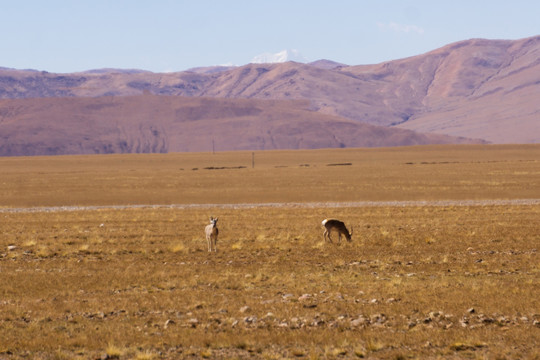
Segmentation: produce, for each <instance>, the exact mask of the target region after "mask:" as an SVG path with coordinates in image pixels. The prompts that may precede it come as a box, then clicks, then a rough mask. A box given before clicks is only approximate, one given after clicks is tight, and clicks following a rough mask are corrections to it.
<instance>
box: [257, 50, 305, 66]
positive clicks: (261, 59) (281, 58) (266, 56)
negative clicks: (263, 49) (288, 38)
mask: <svg viewBox="0 0 540 360" xmlns="http://www.w3.org/2000/svg"><path fill="white" fill-rule="evenodd" d="M287 61H296V62H302V63H303V62H306V61H307V59H306V58H305V57H304V56H302V54H300V51H298V50H296V49H288V50H283V51H280V52H278V53H275V54H272V53H263V54H259V55H257V56H255V57H254V58H253V59H252V60H251V63H253V64H268V63H283V62H287Z"/></svg>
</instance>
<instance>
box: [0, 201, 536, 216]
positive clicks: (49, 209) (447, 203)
mask: <svg viewBox="0 0 540 360" xmlns="http://www.w3.org/2000/svg"><path fill="white" fill-rule="evenodd" d="M539 204H540V199H495V200H427V201H423V200H413V201H351V202H305V203H303V202H287V203H253V204H247V203H244V204H172V205H97V206H48V207H26V208H20V207H19V208H10V207H0V213H41V212H63V211H92V210H128V209H216V208H217V209H252V208H264V207H266V208H321V207H328V208H344V207H382V206H389V207H407V206H518V205H539Z"/></svg>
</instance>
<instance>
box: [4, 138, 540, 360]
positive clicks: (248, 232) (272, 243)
mask: <svg viewBox="0 0 540 360" xmlns="http://www.w3.org/2000/svg"><path fill="white" fill-rule="evenodd" d="M539 152H540V147H538V146H526V147H512V146H508V147H456V148H452V147H450V148H449V147H435V148H431V147H429V148H410V149H409V148H402V149H380V150H374V151H372V150H341V151H334V150H332V151H314V152H276V153H256V154H255V156H256V158H255V161H256V164H255V168H254V169H251V153H236V154H215V155H212V154H185V155H162V156H153V155H148V156H110V157H109V156H104V157H101V156H96V157H57V158H10V159H0V164H1V166H2V170H3V171H2V174H0V183H2V188H1V189H0V191H1V192H2V194H1V199H2V204H1V205H2V206H3V207H4V209H3V210H2V212H0V218H1V221H0V234H1V237H0V277H1V279H2V280H1V281H0V359H4V358H5V359H11V358H15V359H18V358H33V359H34V358H37V359H72V358H81V359H95V358H119V359H132V358H134V359H160V358H167V359H175V358H194V359H195V358H233V359H234V358H263V359H282V358H299V359H302V358H306V359H318V358H320V359H347V358H388V359H407V358H445V359H447V358H451V359H453V358H455V359H458V358H459V359H461V358H468V359H477V358H489V359H513V358H533V359H534V358H540V351H539V350H538V349H539V348H540V296H539V295H540V293H539V289H540V261H539V258H538V250H539V249H538V248H539V246H540V235H539V234H540V222H539V221H538V219H539V216H540V205H538V203H537V202H531V204H525V205H504V206H503V205H490V206H451V205H448V206H429V205H425V206H362V207H333V208H329V207H326V206H325V205H324V204H318V205H317V204H312V205H311V207H310V208H305V207H299V206H295V207H293V206H283V207H277V206H267V207H253V208H234V207H220V206H208V207H200V208H186V209H181V208H151V207H146V208H137V209H121V210H120V209H114V208H105V209H100V210H82V209H81V210H79V211H49V212H46V211H42V212H25V211H20V209H19V210H17V211H12V210H9V211H8V209H9V208H15V207H22V206H31V207H34V206H60V205H74V206H79V205H117V204H167V203H170V204H188V203H200V204H204V203H215V204H219V203H222V204H225V203H262V202H304V201H305V202H321V201H330V200H331V201H364V200H373V201H381V200H385V201H387V200H392V201H393V200H447V199H458V200H460V199H538V198H539V197H540V196H539V193H538V189H540V186H539V181H540V166H539V163H538V159H540V156H539ZM235 156H236V157H235ZM246 157H247V160H245V158H246ZM146 159H148V160H151V161H146ZM216 159H219V161H217V160H216ZM241 159H242V160H241ZM300 159H301V160H303V161H302V162H299V160H300ZM349 162H350V163H352V165H339V166H327V165H328V164H337V163H339V164H344V163H349ZM47 164H48V165H47ZM6 165H9V166H7V167H6ZM113 165H114V166H113ZM308 165H309V166H308ZM237 166H246V168H240V169H237V168H235V169H232V167H237ZM205 167H229V169H221V170H217V169H213V170H209V169H204V168H205ZM193 168H198V170H193ZM4 169H6V171H4ZM343 186H345V187H346V188H347V189H346V190H339V189H340V188H341V187H343ZM287 187H289V188H292V190H287ZM325 189H330V190H337V194H336V196H335V197H332V196H330V195H331V194H328V192H327V191H325ZM336 197H337V198H336ZM211 215H213V216H219V219H220V220H219V223H218V226H219V229H220V238H219V241H218V253H217V254H216V253H212V254H209V253H208V252H207V251H206V240H205V239H204V231H203V229H204V226H205V225H206V224H207V223H208V217H209V216H211ZM325 217H337V218H340V219H342V220H344V221H345V222H346V224H347V225H349V226H353V227H354V234H353V241H352V242H351V243H346V242H345V241H344V242H343V243H342V244H341V245H337V244H329V243H325V242H323V239H322V228H321V225H320V222H321V221H322V219H324V218H325Z"/></svg>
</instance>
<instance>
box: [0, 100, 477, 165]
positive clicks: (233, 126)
mask: <svg viewBox="0 0 540 360" xmlns="http://www.w3.org/2000/svg"><path fill="white" fill-rule="evenodd" d="M308 107H309V104H308V102H307V101H302V100H296V101H285V100H279V101H278V100H274V101H269V100H253V99H219V98H187V97H179V96H154V95H140V96H126V97H112V96H108V97H98V98H89V97H81V98H40V99H16V100H0V129H1V130H2V131H1V132H0V155H2V156H14V155H55V154H94V153H155V152H183V151H211V150H212V149H213V147H215V149H216V150H219V151H223V150H242V149H253V150H255V149H300V148H302V149H312V148H325V147H345V146H347V147H372V146H395V145H414V144H428V143H429V144H442V143H470V142H471V141H470V140H467V139H457V138H453V137H448V136H440V135H429V134H418V133H415V132H412V131H410V130H403V129H390V128H385V127H379V126H373V125H368V124H363V123H359V122H356V121H352V120H348V119H343V118H338V117H335V116H331V115H325V114H321V113H317V112H314V111H311V110H309V109H308Z"/></svg>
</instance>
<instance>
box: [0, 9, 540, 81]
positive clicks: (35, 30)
mask: <svg viewBox="0 0 540 360" xmlns="http://www.w3.org/2000/svg"><path fill="white" fill-rule="evenodd" d="M0 16H1V18H0V19H1V20H0V33H1V34H2V35H1V36H0V51H1V57H0V67H11V68H17V69H28V68H31V69H36V70H46V71H50V72H74V71H83V70H89V69H98V68H106V67H108V68H124V69H128V68H137V69H145V70H150V71H155V72H165V71H182V70H186V69H188V68H191V67H196V66H209V65H221V64H234V65H243V64H247V63H249V62H250V61H251V60H252V59H253V58H254V57H255V56H256V55H259V54H261V53H266V52H270V53H274V52H279V51H281V50H284V49H296V50H298V51H299V52H300V53H301V54H302V55H303V56H304V57H305V58H306V59H307V60H308V61H314V60H318V59H330V60H334V61H338V62H342V63H345V64H349V65H360V64H373V63H379V62H382V61H387V60H394V59H398V58H403V57H407V56H412V55H417V54H421V53H424V52H427V51H430V50H433V49H436V48H438V47H441V46H444V45H446V44H448V43H451V42H455V41H460V40H465V39H470V38H488V39H519V38H525V37H530V36H534V35H540V1H538V0H513V1H509V0H452V1H446V0H442V1H441V0H401V1H400V0H356V1H353V0H331V1H320V0H268V1H259V0H228V1H225V0H221V1H219V0H176V1H175V0H148V1H143V0H69V1H68V0H47V1H44V0H16V1H15V0H0Z"/></svg>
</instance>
